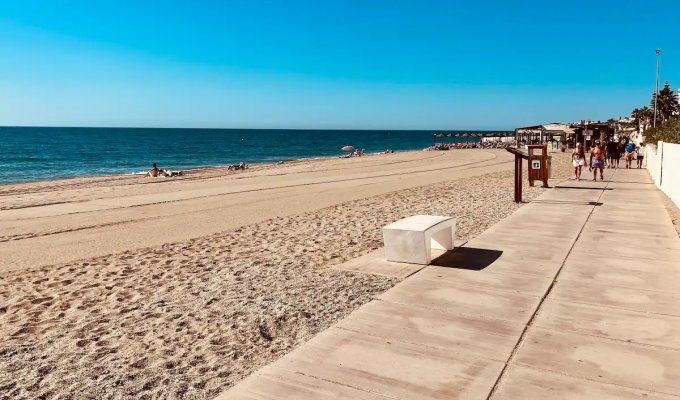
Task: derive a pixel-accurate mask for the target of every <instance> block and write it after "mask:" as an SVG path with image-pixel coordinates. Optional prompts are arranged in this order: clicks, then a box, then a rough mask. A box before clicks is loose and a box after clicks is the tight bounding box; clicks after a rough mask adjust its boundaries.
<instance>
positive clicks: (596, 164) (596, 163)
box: [590, 142, 604, 181]
mask: <svg viewBox="0 0 680 400" xmlns="http://www.w3.org/2000/svg"><path fill="white" fill-rule="evenodd" d="M590 166H591V168H592V169H593V180H594V181H596V180H597V170H598V169H599V170H600V180H602V181H603V180H604V150H603V149H602V144H600V142H595V147H593V150H591V152H590Z"/></svg>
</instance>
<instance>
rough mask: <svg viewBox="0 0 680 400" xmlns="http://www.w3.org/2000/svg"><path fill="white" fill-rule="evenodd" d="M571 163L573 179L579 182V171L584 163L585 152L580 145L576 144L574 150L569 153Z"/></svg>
mask: <svg viewBox="0 0 680 400" xmlns="http://www.w3.org/2000/svg"><path fill="white" fill-rule="evenodd" d="M571 162H572V164H573V165H574V178H575V179H576V180H577V181H580V180H581V170H582V169H583V166H584V165H585V163H586V151H585V149H583V146H582V145H581V143H576V148H575V149H574V151H572V152H571Z"/></svg>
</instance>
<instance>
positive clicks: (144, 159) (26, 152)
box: [0, 127, 473, 184]
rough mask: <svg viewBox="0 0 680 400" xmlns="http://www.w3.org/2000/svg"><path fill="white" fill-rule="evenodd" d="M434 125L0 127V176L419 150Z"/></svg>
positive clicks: (23, 178) (11, 179) (6, 179)
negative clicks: (355, 151)
mask: <svg viewBox="0 0 680 400" xmlns="http://www.w3.org/2000/svg"><path fill="white" fill-rule="evenodd" d="M442 132H446V133H453V132H456V131H442V130H438V131H423V130H418V131H408V130H394V131H388V130H311V129H310V130H298V129H165V128H62V127H0V184H8V183H19V182H30V181H38V180H46V179H59V178H71V177H81V176H95V175H118V174H135V173H142V172H145V171H147V170H149V169H150V168H151V166H152V163H154V162H156V163H158V166H159V168H166V169H171V170H188V169H194V168H202V167H211V166H225V165H230V164H236V163H239V162H245V163H248V164H252V163H265V162H278V161H286V160H295V159H305V158H319V157H335V156H340V155H342V154H344V153H345V152H344V151H342V150H341V148H342V147H344V146H354V147H355V148H358V149H364V150H365V152H366V153H372V152H381V151H385V150H388V149H389V150H394V151H404V150H421V149H423V148H426V147H428V146H430V145H432V143H433V134H434V133H442ZM467 132H473V131H467ZM440 140H441V139H438V141H440ZM446 140H447V142H451V141H454V142H455V141H456V140H459V141H462V140H465V139H455V138H451V139H446Z"/></svg>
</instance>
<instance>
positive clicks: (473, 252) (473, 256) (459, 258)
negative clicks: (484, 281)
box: [430, 247, 503, 271]
mask: <svg viewBox="0 0 680 400" xmlns="http://www.w3.org/2000/svg"><path fill="white" fill-rule="evenodd" d="M502 254H503V252H502V251H499V250H489V249H477V248H474V247H456V249H455V250H451V251H447V252H446V253H444V254H442V255H441V256H439V257H437V258H435V259H434V260H432V262H431V263H430V264H431V265H435V266H437V267H446V268H457V269H469V270H473V271H481V270H483V269H484V268H486V267H488V266H489V265H491V264H493V263H494V262H495V261H496V260H498V258H499V257H500V256H501V255H502Z"/></svg>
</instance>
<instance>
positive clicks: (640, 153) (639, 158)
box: [636, 143, 645, 169]
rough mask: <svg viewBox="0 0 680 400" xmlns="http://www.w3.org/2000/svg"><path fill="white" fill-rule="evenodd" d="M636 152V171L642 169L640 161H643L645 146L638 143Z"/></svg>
mask: <svg viewBox="0 0 680 400" xmlns="http://www.w3.org/2000/svg"><path fill="white" fill-rule="evenodd" d="M636 151H637V167H638V169H640V168H642V161H643V160H644V159H645V144H644V143H640V145H639V146H638V147H637V150H636Z"/></svg>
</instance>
